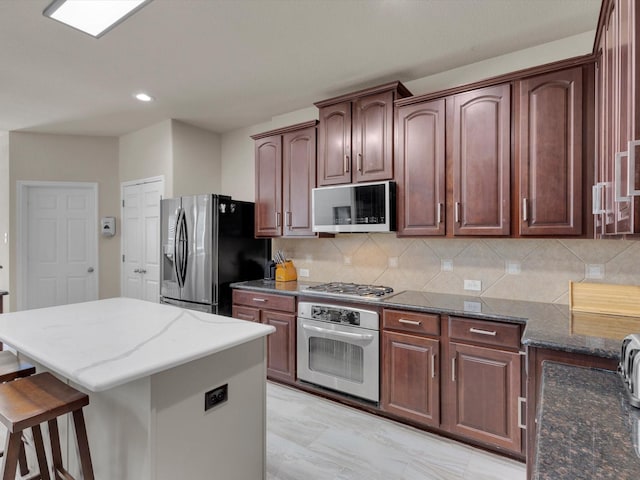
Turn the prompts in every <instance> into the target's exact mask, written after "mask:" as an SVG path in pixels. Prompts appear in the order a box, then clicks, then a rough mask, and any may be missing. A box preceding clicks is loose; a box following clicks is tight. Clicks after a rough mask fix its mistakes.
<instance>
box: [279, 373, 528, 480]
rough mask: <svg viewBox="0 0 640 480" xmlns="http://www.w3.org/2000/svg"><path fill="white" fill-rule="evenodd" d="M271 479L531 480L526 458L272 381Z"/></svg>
mask: <svg viewBox="0 0 640 480" xmlns="http://www.w3.org/2000/svg"><path fill="white" fill-rule="evenodd" d="M267 479H268V480H338V479H339V480H524V479H525V466H524V464H522V463H519V462H516V461H513V460H509V459H506V458H503V457H500V456H497V455H493V454H490V453H487V452H484V451H482V450H478V449H475V448H473V447H469V446H466V445H463V444H460V443H457V442H453V441H451V440H447V439H444V438H441V437H438V436H436V435H431V434H428V433H425V432H422V431H419V430H416V429H413V428H411V427H407V426H404V425H401V424H398V423H395V422H392V421H389V420H386V419H383V418H379V417H376V416H374V415H369V414H367V413H364V412H360V411H358V410H355V409H352V408H349V407H345V406H342V405H339V404H336V403H334V402H330V401H328V400H324V399H321V398H318V397H315V396H313V395H309V394H306V393H304V392H300V391H298V390H294V389H291V388H286V387H283V386H280V385H277V384H273V383H267Z"/></svg>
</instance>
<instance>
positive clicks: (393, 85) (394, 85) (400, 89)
mask: <svg viewBox="0 0 640 480" xmlns="http://www.w3.org/2000/svg"><path fill="white" fill-rule="evenodd" d="M389 90H395V91H396V93H397V95H398V98H404V97H410V96H411V95H412V93H411V92H410V91H409V89H408V88H407V87H405V86H404V85H403V84H402V83H401V82H399V81H396V82H389V83H385V84H384V85H378V86H377V87H370V88H365V89H363V90H358V91H356V92H350V93H346V94H344V95H339V96H337V97H333V98H329V99H327V100H321V101H319V102H314V105H315V106H316V107H318V108H322V107H327V106H329V105H333V104H335V103H342V102H346V101H349V100H354V99H356V98H358V97H364V96H367V95H373V94H376V93H382V92H387V91H389Z"/></svg>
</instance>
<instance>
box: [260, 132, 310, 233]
mask: <svg viewBox="0 0 640 480" xmlns="http://www.w3.org/2000/svg"><path fill="white" fill-rule="evenodd" d="M316 124H317V122H316V121H315V120H314V121H312V122H306V123H301V124H297V125H293V126H291V127H286V128H282V129H278V130H272V131H269V132H264V133H261V134H257V135H252V137H251V138H253V139H254V140H255V170H256V172H255V173H256V197H255V202H256V214H255V234H256V236H257V237H280V236H285V237H295V236H307V237H310V236H313V235H314V233H313V228H312V221H311V220H312V219H311V189H312V188H314V187H315V186H316V183H315V181H316Z"/></svg>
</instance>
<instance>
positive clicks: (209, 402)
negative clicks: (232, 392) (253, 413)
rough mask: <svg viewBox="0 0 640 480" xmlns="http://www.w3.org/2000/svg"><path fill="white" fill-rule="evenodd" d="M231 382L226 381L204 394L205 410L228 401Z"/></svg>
mask: <svg viewBox="0 0 640 480" xmlns="http://www.w3.org/2000/svg"><path fill="white" fill-rule="evenodd" d="M228 390H229V384H228V383H225V384H224V385H222V386H221V387H217V388H214V389H213V390H209V391H208V392H206V393H205V394H204V411H205V412H206V411H207V410H209V409H210V408H213V407H215V406H216V405H218V404H220V403H222V402H226V401H227V399H228V396H229V391H228Z"/></svg>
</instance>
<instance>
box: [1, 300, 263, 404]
mask: <svg viewBox="0 0 640 480" xmlns="http://www.w3.org/2000/svg"><path fill="white" fill-rule="evenodd" d="M274 331H275V328H274V327H272V326H269V325H263V324H260V323H255V322H247V321H243V320H236V319H233V318H230V317H225V316H221V315H211V314H208V313H201V312H195V311H192V310H185V309H182V308H178V307H174V306H170V305H161V304H158V303H151V302H145V301H142V300H135V299H131V298H111V299H107V300H98V301H95V302H87V303H77V304H72V305H62V306H59V307H49V308H42V309H37V310H25V311H21V312H14V313H5V314H3V315H0V341H1V342H4V343H6V344H8V345H9V346H11V347H12V348H15V349H16V350H17V351H18V352H20V353H23V354H24V355H26V356H27V357H29V358H31V359H33V360H34V361H35V362H38V363H40V364H42V365H43V366H44V367H46V368H48V369H50V370H51V371H53V372H54V373H57V374H59V375H60V376H62V377H65V378H67V379H69V380H71V381H73V382H75V383H76V384H78V385H80V386H82V387H84V388H86V389H87V390H89V391H93V392H99V391H102V390H107V389H109V388H113V387H116V386H118V385H122V384H124V383H127V382H130V381H132V380H136V379H139V378H142V377H145V376H149V375H152V374H154V373H157V372H161V371H164V370H167V369H169V368H172V367H175V366H178V365H182V364H185V363H187V362H190V361H193V360H196V359H199V358H202V357H205V356H207V355H211V354H213V353H216V352H219V351H222V350H226V349H228V348H231V347H234V346H236V345H240V344H242V343H245V342H248V341H251V340H255V339H258V338H261V337H264V336H266V335H269V334H270V333H272V332H274Z"/></svg>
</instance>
